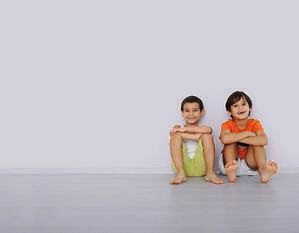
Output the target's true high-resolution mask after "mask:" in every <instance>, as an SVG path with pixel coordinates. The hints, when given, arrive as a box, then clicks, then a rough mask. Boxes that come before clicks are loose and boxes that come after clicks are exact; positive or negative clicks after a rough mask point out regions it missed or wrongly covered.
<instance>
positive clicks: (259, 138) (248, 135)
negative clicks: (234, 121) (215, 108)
mask: <svg viewBox="0 0 299 233" xmlns="http://www.w3.org/2000/svg"><path fill="white" fill-rule="evenodd" d="M220 140H221V142H222V143H223V144H232V143H236V142H242V143H246V144H248V145H252V146H265V145H267V143H268V139H267V135H266V134H265V132H264V131H263V130H260V131H257V132H256V133H253V132H250V131H244V132H240V133H232V132H230V131H229V130H223V131H222V132H221V135H220Z"/></svg>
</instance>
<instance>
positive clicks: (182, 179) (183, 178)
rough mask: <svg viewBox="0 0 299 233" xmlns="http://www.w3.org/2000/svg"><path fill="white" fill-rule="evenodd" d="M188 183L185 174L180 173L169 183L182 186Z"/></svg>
mask: <svg viewBox="0 0 299 233" xmlns="http://www.w3.org/2000/svg"><path fill="white" fill-rule="evenodd" d="M186 181H187V177H186V175H185V174H184V173H178V174H177V176H176V177H175V178H173V179H171V180H170V181H169V184H181V183H184V182H186Z"/></svg>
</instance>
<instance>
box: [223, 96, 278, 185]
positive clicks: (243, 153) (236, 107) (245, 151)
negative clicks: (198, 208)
mask: <svg viewBox="0 0 299 233" xmlns="http://www.w3.org/2000/svg"><path fill="white" fill-rule="evenodd" d="M225 107H226V110H227V112H228V113H229V114H230V116H231V118H232V119H231V120H228V121H226V122H224V123H223V124H222V125H221V134H220V140H221V142H222V143H223V144H224V148H223V151H222V153H223V155H222V156H220V159H219V164H218V166H219V169H220V171H221V173H223V174H226V175H227V177H228V181H229V182H235V181H236V177H237V176H240V175H256V174H257V173H259V175H260V180H261V182H262V183H267V182H268V181H269V180H270V178H271V177H272V176H273V175H274V174H275V173H276V172H277V170H278V164H277V163H276V162H275V161H273V160H270V161H268V163H266V153H265V145H266V144H267V142H268V139H267V136H266V134H265V132H264V130H263V127H262V125H261V123H260V122H259V121H258V120H256V119H250V118H249V115H250V111H251V109H252V101H251V99H250V98H249V96H248V95H247V94H245V93H244V92H242V91H236V92H234V93H232V94H231V95H230V96H229V97H228V99H227V101H226V104H225ZM224 164H225V165H224Z"/></svg>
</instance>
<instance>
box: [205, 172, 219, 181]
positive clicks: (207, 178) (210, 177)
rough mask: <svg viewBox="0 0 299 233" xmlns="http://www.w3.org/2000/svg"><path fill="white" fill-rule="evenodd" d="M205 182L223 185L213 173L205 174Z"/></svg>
mask: <svg viewBox="0 0 299 233" xmlns="http://www.w3.org/2000/svg"><path fill="white" fill-rule="evenodd" d="M205 181H207V182H211V183H213V184H223V183H224V181H223V180H222V179H220V178H219V177H218V176H217V175H216V174H215V173H214V172H207V174H206V176H205Z"/></svg>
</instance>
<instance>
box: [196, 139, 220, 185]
mask: <svg viewBox="0 0 299 233" xmlns="http://www.w3.org/2000/svg"><path fill="white" fill-rule="evenodd" d="M201 142H202V145H203V153H204V158H205V164H206V169H207V172H206V175H205V180H206V181H209V182H212V183H214V184H223V183H224V182H223V180H222V179H220V178H219V177H218V176H217V175H216V173H215V172H214V160H215V144H214V140H213V136H212V135H211V134H203V135H202V136H201Z"/></svg>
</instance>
